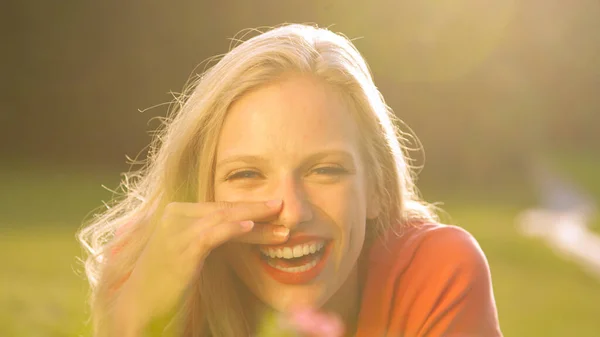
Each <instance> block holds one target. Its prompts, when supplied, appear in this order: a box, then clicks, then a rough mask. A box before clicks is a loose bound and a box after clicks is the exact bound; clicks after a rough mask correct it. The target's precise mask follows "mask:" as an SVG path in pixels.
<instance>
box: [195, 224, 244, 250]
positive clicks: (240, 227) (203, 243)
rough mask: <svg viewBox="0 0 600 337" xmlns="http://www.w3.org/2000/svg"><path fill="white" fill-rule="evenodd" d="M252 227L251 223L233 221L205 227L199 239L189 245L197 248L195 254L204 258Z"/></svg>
mask: <svg viewBox="0 0 600 337" xmlns="http://www.w3.org/2000/svg"><path fill="white" fill-rule="evenodd" d="M253 227H254V222H253V221H249V220H246V221H235V222H225V223H222V224H220V225H219V226H211V227H206V228H205V230H204V231H202V232H200V233H199V238H198V240H197V241H196V242H198V244H197V245H196V244H194V243H193V242H192V243H191V245H192V247H197V251H196V253H197V254H199V255H201V256H203V257H205V256H206V255H208V254H209V253H210V252H211V251H212V250H213V249H215V248H217V247H219V246H220V245H222V244H223V243H225V242H227V241H229V240H231V239H233V238H235V237H238V236H240V235H243V234H245V233H248V232H249V231H251V230H252V228H253Z"/></svg>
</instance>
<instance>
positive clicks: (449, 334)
mask: <svg viewBox="0 0 600 337" xmlns="http://www.w3.org/2000/svg"><path fill="white" fill-rule="evenodd" d="M367 253H368V255H367V258H368V261H367V262H368V263H367V264H365V266H366V268H367V270H368V272H367V274H366V279H365V280H364V283H363V294H362V304H361V311H360V315H359V320H358V329H357V334H356V336H357V337H383V336H402V337H437V336H444V337H501V336H502V333H501V331H500V327H499V324H498V314H497V311H496V304H495V301H494V295H493V292H492V281H491V277H490V269H489V266H488V263H487V260H486V258H485V256H484V254H483V252H482V250H481V248H480V247H479V245H478V243H477V241H475V239H474V238H473V237H472V236H471V235H470V234H469V233H468V232H466V231H465V230H463V229H461V228H458V227H454V226H444V225H437V224H426V225H421V226H418V227H414V228H412V227H411V228H409V229H407V230H406V231H405V232H404V233H403V234H402V235H401V236H392V235H390V237H389V239H388V240H387V242H386V243H385V244H384V243H383V242H381V241H380V242H378V243H376V244H374V245H373V246H372V247H371V248H370V251H367Z"/></svg>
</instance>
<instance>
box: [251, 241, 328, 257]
mask: <svg viewBox="0 0 600 337" xmlns="http://www.w3.org/2000/svg"><path fill="white" fill-rule="evenodd" d="M324 246H325V242H324V241H315V242H311V243H306V244H301V245H296V246H293V247H283V248H268V247H261V248H260V251H261V253H262V254H263V255H264V256H267V257H271V258H276V257H277V258H284V259H292V258H295V257H302V256H305V255H309V254H314V253H316V252H318V251H320V250H321V249H322V248H323V247H324Z"/></svg>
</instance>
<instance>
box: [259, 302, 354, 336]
mask: <svg viewBox="0 0 600 337" xmlns="http://www.w3.org/2000/svg"><path fill="white" fill-rule="evenodd" d="M343 334H344V324H343V322H342V320H341V319H340V318H339V317H338V316H337V315H335V314H331V313H325V312H322V311H319V310H316V309H313V308H306V307H302V308H295V309H293V310H291V311H290V312H288V313H284V314H274V315H267V316H266V317H265V319H264V320H263V322H262V324H261V326H260V328H259V334H258V336H259V337H275V336H277V337H341V336H343Z"/></svg>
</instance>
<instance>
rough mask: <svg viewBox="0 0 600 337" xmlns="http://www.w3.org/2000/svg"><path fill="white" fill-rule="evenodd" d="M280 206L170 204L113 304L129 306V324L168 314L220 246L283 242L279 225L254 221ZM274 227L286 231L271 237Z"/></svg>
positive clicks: (141, 324)
mask: <svg viewBox="0 0 600 337" xmlns="http://www.w3.org/2000/svg"><path fill="white" fill-rule="evenodd" d="M280 210H281V201H273V202H266V203H265V202H245V203H221V202H205V203H171V204H169V205H168V206H167V207H166V208H165V211H164V215H163V216H162V218H161V221H160V222H159V223H158V224H157V226H156V228H155V230H154V232H153V233H152V236H151V238H150V240H149V241H148V243H147V245H146V247H145V248H144V250H143V252H142V254H141V255H140V258H139V259H138V261H137V262H136V265H135V267H134V269H133V271H132V273H131V275H130V277H129V279H128V280H127V281H126V282H125V284H124V285H123V286H122V288H121V293H120V295H119V299H118V302H117V303H118V304H119V305H120V306H121V307H122V308H128V309H127V310H126V311H129V313H128V315H127V316H128V317H129V318H130V320H133V322H130V323H131V324H132V325H134V326H135V327H137V329H136V330H140V329H143V327H144V326H145V325H146V324H148V322H149V321H150V320H151V319H153V318H155V317H159V316H162V315H164V314H166V313H167V312H169V311H170V310H171V309H172V308H173V307H174V306H175V304H176V303H177V302H178V300H179V299H180V297H181V295H182V293H183V291H184V290H185V289H186V287H187V286H188V285H189V283H190V282H191V281H192V279H193V278H194V275H196V274H197V273H198V272H199V271H200V270H201V268H202V265H203V262H204V260H205V259H206V257H207V256H208V255H209V254H210V252H211V251H212V250H213V249H215V248H217V247H218V246H220V245H221V244H223V243H225V242H227V241H230V240H238V241H244V242H250V243H280V242H284V241H285V240H287V232H286V231H285V230H286V228H284V227H282V226H272V225H260V224H256V225H255V224H254V221H257V222H258V221H263V222H266V221H269V220H270V219H273V218H275V217H276V216H277V214H278V213H279V212H280ZM273 229H284V231H283V232H284V233H283V234H284V235H279V236H278V235H275V234H274V232H273ZM123 310H125V309H123ZM128 324H129V323H128ZM127 330H130V329H129V328H128V329H127Z"/></svg>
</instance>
